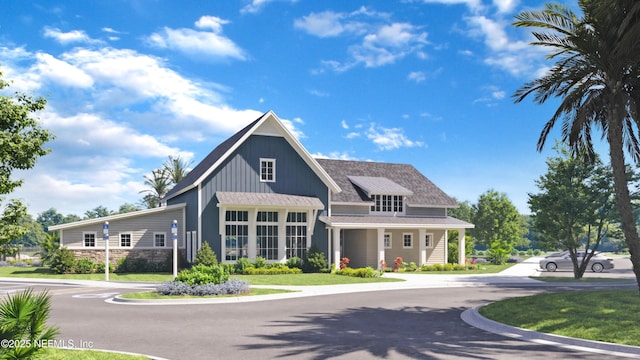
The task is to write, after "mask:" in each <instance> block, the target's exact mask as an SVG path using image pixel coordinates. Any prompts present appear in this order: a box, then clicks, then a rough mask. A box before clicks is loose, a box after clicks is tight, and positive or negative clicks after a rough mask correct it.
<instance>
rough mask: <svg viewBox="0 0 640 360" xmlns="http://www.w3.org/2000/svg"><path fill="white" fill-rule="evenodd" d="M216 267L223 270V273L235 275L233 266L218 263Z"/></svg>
mask: <svg viewBox="0 0 640 360" xmlns="http://www.w3.org/2000/svg"><path fill="white" fill-rule="evenodd" d="M218 266H220V267H221V268H223V269H224V271H226V272H228V273H229V274H235V273H236V266H235V264H229V263H220V264H218Z"/></svg>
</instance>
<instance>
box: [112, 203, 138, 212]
mask: <svg viewBox="0 0 640 360" xmlns="http://www.w3.org/2000/svg"><path fill="white" fill-rule="evenodd" d="M139 210H141V209H140V207H139V206H138V205H134V204H129V203H124V204H122V205H120V208H119V209H118V212H117V213H118V214H124V213H129V212H134V211H139Z"/></svg>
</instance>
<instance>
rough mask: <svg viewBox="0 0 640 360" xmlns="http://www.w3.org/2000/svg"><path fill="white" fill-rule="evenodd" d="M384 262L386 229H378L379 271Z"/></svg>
mask: <svg viewBox="0 0 640 360" xmlns="http://www.w3.org/2000/svg"><path fill="white" fill-rule="evenodd" d="M383 260H384V229H378V269H381V265H380V264H381V263H382V261H383ZM382 270H384V269H382Z"/></svg>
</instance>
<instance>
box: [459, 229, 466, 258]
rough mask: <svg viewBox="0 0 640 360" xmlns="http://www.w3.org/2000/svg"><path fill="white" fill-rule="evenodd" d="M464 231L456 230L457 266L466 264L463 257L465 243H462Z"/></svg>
mask: <svg viewBox="0 0 640 360" xmlns="http://www.w3.org/2000/svg"><path fill="white" fill-rule="evenodd" d="M464 230H465V229H459V230H458V264H460V265H464V264H465V263H466V259H465V258H464V256H465V243H464Z"/></svg>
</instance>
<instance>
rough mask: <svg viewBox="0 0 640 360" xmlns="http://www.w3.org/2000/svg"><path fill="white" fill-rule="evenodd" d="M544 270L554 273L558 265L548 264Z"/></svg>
mask: <svg viewBox="0 0 640 360" xmlns="http://www.w3.org/2000/svg"><path fill="white" fill-rule="evenodd" d="M545 268H546V269H547V271H549V272H554V271H556V269H557V268H558V265H556V263H548V264H547V266H545Z"/></svg>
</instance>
